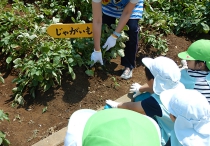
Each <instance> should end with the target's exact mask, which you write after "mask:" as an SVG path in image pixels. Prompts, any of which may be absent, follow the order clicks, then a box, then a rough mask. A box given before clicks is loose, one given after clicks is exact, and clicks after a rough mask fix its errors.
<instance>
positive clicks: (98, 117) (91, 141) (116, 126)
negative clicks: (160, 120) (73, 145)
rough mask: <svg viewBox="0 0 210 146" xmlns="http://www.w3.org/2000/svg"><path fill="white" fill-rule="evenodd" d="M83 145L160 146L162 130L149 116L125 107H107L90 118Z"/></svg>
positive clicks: (85, 129) (86, 126) (84, 133)
mask: <svg viewBox="0 0 210 146" xmlns="http://www.w3.org/2000/svg"><path fill="white" fill-rule="evenodd" d="M82 145H83V146H96V145H97V146H98V145H100V146H140V145H142V146H160V145H161V142H160V131H159V127H158V125H157V123H156V122H155V121H154V120H153V119H151V118H150V117H148V116H145V115H141V114H139V113H137V112H134V111H130V110H125V109H106V110H102V111H99V112H98V113H96V114H94V115H93V116H91V117H90V118H89V120H88V121H87V123H86V125H85V128H84V132H83V137H82Z"/></svg>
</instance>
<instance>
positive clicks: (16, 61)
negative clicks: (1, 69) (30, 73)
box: [13, 58, 21, 65]
mask: <svg viewBox="0 0 210 146" xmlns="http://www.w3.org/2000/svg"><path fill="white" fill-rule="evenodd" d="M20 62H21V58H16V59H15V60H14V61H13V63H14V64H16V65H18V64H19V63H20Z"/></svg>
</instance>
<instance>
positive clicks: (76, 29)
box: [47, 23, 93, 38]
mask: <svg viewBox="0 0 210 146" xmlns="http://www.w3.org/2000/svg"><path fill="white" fill-rule="evenodd" d="M47 33H48V34H49V35H50V36H52V37H53V38H84V37H93V31H92V23H84V24H82V23H76V24H62V23H60V24H51V25H50V26H49V27H48V28H47Z"/></svg>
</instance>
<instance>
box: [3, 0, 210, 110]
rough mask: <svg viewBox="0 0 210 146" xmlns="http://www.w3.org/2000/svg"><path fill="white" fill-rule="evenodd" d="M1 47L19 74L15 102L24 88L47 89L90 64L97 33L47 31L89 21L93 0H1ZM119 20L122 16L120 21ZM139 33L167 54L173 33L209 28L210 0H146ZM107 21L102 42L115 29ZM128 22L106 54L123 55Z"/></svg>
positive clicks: (21, 97) (109, 56)
mask: <svg viewBox="0 0 210 146" xmlns="http://www.w3.org/2000/svg"><path fill="white" fill-rule="evenodd" d="M0 8H1V9H0V13H1V15H0V51H1V54H4V55H5V56H6V60H5V61H6V63H7V67H8V69H11V68H14V69H15V70H17V71H18V72H19V76H18V77H17V78H16V79H14V81H13V82H14V83H16V84H17V86H16V87H15V88H14V89H13V93H14V95H13V96H14V102H13V106H15V105H16V104H20V105H23V104H24V102H25V101H24V93H25V91H29V92H30V95H31V96H32V97H33V98H35V97H36V95H35V91H36V90H42V91H46V90H48V89H49V88H51V87H52V86H54V85H60V84H61V78H62V74H63V73H69V75H71V77H72V79H75V78H76V74H75V73H74V67H75V66H80V67H85V68H86V71H85V73H86V74H87V75H89V76H92V75H93V74H94V71H93V70H91V68H90V65H91V64H92V62H91V61H90V56H91V53H92V51H93V48H94V47H93V40H92V38H83V39H54V38H52V37H50V36H49V35H48V34H47V33H46V29H47V27H48V26H49V25H50V24H53V23H57V22H61V23H86V22H91V21H92V10H91V0H74V1H72V0H60V1H57V0H42V1H38V0H37V1H36V0H32V1H26V0H25V1H22V0H13V1H8V0H1V2H0ZM116 23H117V22H116ZM139 26H140V39H141V41H142V42H143V43H144V45H145V47H147V46H152V47H154V48H155V49H157V54H162V55H164V54H166V53H167V51H168V46H167V40H165V39H164V37H165V36H166V35H168V34H170V33H175V34H176V35H183V34H184V35H192V36H197V35H200V34H205V33H209V26H210V2H209V1H208V0H202V1H200V0H193V1H192V0H185V1H179V0H173V1H172V0H171V1H170V0H145V3H144V16H143V19H142V20H140V21H139ZM114 28H115V25H113V26H112V27H111V28H109V27H107V26H103V29H102V38H101V45H103V44H104V42H105V41H106V39H107V37H108V36H109V35H110V34H111V33H112V31H113V30H114ZM128 29H129V28H127V27H125V28H124V30H123V31H122V37H121V38H119V39H118V43H117V45H116V47H115V48H113V49H111V51H110V52H105V51H103V58H104V59H106V60H108V61H110V59H112V58H115V57H117V55H120V56H123V55H124V52H123V48H124V47H125V44H124V42H125V41H126V40H128V39H129V38H128V37H127V35H126V30H128ZM104 68H105V67H104Z"/></svg>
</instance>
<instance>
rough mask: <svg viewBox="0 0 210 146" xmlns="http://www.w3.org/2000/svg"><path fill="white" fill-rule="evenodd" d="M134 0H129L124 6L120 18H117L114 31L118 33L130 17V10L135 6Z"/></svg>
mask: <svg viewBox="0 0 210 146" xmlns="http://www.w3.org/2000/svg"><path fill="white" fill-rule="evenodd" d="M135 1H136V0H131V1H130V2H129V3H128V4H127V5H126V6H125V8H124V10H123V13H122V15H121V17H120V20H119V23H118V25H117V27H116V29H115V31H116V32H117V33H120V32H121V31H122V29H123V27H124V26H125V25H126V23H127V22H128V20H129V19H130V16H131V14H132V11H133V9H134V8H135V6H136V3H137V2H135Z"/></svg>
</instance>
